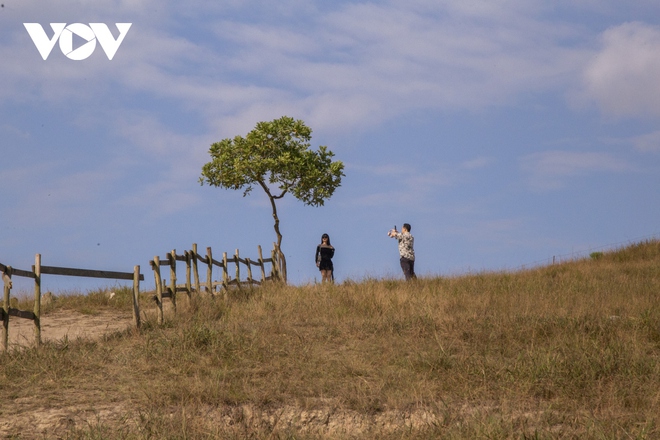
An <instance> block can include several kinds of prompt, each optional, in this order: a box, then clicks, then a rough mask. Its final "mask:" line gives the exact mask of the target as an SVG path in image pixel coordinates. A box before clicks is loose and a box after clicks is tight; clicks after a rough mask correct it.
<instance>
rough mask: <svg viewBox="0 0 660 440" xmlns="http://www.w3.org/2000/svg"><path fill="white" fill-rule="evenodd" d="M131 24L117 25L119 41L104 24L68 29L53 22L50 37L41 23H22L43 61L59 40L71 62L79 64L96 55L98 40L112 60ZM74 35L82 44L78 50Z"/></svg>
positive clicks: (79, 24)
mask: <svg viewBox="0 0 660 440" xmlns="http://www.w3.org/2000/svg"><path fill="white" fill-rule="evenodd" d="M132 24H133V23H115V26H117V30H119V37H117V39H115V37H113V35H112V32H110V29H108V26H107V25H106V24H104V23H90V24H89V26H87V25H86V24H82V23H72V24H70V25H68V26H67V24H66V23H51V24H50V27H51V28H52V29H53V37H52V38H48V35H46V32H45V31H44V28H43V27H42V26H41V25H40V24H39V23H23V26H25V29H27V31H28V34H30V38H32V42H33V43H34V45H35V46H36V47H37V50H38V51H39V54H40V55H41V58H43V59H44V60H46V59H47V58H48V55H50V53H51V51H52V50H53V47H55V43H56V42H57V41H58V40H59V43H60V50H61V51H62V53H63V54H64V55H65V56H66V57H67V58H69V59H71V60H76V61H80V60H84V59H87V58H88V57H89V56H90V55H91V54H92V53H94V49H96V42H97V41H98V42H99V44H100V45H101V48H102V49H103V51H104V52H105V54H106V55H107V57H108V59H109V60H111V59H112V58H113V57H114V56H115V54H116V53H117V49H119V46H120V45H121V43H122V41H124V37H126V33H127V32H128V30H129V29H130V28H131V25H132ZM74 35H75V36H76V37H78V39H81V40H80V41H82V42H83V43H82V44H81V45H78V46H77V47H76V48H75V49H74V47H73V46H74V45H73V41H74Z"/></svg>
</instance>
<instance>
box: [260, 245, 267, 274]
mask: <svg viewBox="0 0 660 440" xmlns="http://www.w3.org/2000/svg"><path fill="white" fill-rule="evenodd" d="M259 267H260V268H261V282H262V283H263V282H264V281H266V269H265V268H264V256H263V254H262V253H261V245H259Z"/></svg>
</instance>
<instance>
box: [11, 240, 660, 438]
mask: <svg viewBox="0 0 660 440" xmlns="http://www.w3.org/2000/svg"><path fill="white" fill-rule="evenodd" d="M126 295H128V293H126ZM659 295H660V243H659V242H657V241H652V242H645V243H640V244H638V245H633V246H629V247H627V248H625V249H621V250H618V251H616V252H610V253H605V254H604V255H599V256H598V257H594V258H592V259H587V260H581V261H575V262H570V263H564V264H561V265H554V266H549V267H544V268H539V269H535V270H527V271H523V272H517V273H483V274H472V275H467V276H460V277H455V278H433V279H420V280H418V281H417V282H414V283H405V282H402V281H394V280H366V281H363V282H359V283H351V282H347V283H343V284H341V285H316V286H303V287H283V286H270V287H267V288H262V289H257V290H253V291H242V292H238V291H237V292H233V293H232V294H231V295H230V296H229V298H228V299H227V300H226V301H223V300H215V301H214V300H210V299H203V298H197V299H196V301H194V302H193V303H192V304H190V305H189V306H188V307H187V308H185V310H180V311H179V314H178V315H177V316H176V317H173V316H170V317H169V318H168V320H167V322H166V324H165V325H164V326H163V327H158V326H157V325H156V324H155V322H154V321H153V320H147V322H146V324H145V326H144V328H143V330H142V331H141V333H140V334H137V333H135V332H132V331H126V332H123V333H116V334H113V335H109V336H107V337H106V338H105V339H104V340H102V341H61V342H59V343H53V344H47V345H46V346H44V347H42V348H41V349H39V350H23V351H15V352H11V353H8V354H4V355H0V363H1V365H0V393H1V394H2V396H3V397H2V399H3V400H2V402H1V403H0V419H4V418H6V417H16V418H17V420H19V422H17V423H15V424H13V425H12V427H11V429H10V432H8V433H6V434H5V435H6V437H5V438H34V437H36V438H41V436H43V437H45V438H50V437H51V436H52V437H53V438H71V439H101V438H129V439H161V438H168V439H180V438H181V439H183V438H186V439H207V438H208V439H211V438H237V439H238V438H280V439H285V438H286V439H289V438H290V439H294V438H295V439H306V438H385V439H389V438H391V439H395V438H396V439H400V438H406V439H423V438H438V437H441V438H449V439H459V438H461V439H462V438H492V439H499V438H588V439H589V438H591V439H601V438H637V439H645V438H648V439H652V438H660V416H659V414H658V413H659V411H658V408H660V358H659V356H660V301H659ZM98 296H103V295H101V294H99V295H98ZM80 301H81V303H82V305H80V304H78V305H76V307H83V308H85V307H87V308H90V309H93V308H94V307H97V306H99V307H100V306H104V307H105V306H106V305H103V304H100V305H99V304H97V305H96V306H94V307H92V306H91V305H90V304H87V303H84V301H82V300H80ZM97 302H101V303H102V300H100V299H99V300H98V301H97ZM180 309H184V307H180ZM21 408H22V409H21ZM43 408H59V409H61V410H62V411H61V413H62V414H64V416H62V417H60V418H59V419H57V423H56V424H55V426H49V427H47V428H44V429H41V430H40V429H38V428H35V426H34V421H32V422H30V421H29V420H28V419H27V417H26V414H30V413H31V412H32V413H34V412H38V411H39V410H40V409H43ZM21 417H22V418H21ZM21 421H23V422H24V423H23V422H21ZM22 433H23V434H22Z"/></svg>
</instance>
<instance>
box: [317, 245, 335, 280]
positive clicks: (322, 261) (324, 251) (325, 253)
mask: <svg viewBox="0 0 660 440" xmlns="http://www.w3.org/2000/svg"><path fill="white" fill-rule="evenodd" d="M334 255H335V248H333V247H332V245H331V244H330V236H329V235H328V234H323V235H322V236H321V244H320V245H318V246H316V257H315V260H316V267H318V268H319V270H320V271H321V279H322V282H324V283H325V282H326V281H333V280H334V276H333V271H334V267H333V266H332V257H333V256H334Z"/></svg>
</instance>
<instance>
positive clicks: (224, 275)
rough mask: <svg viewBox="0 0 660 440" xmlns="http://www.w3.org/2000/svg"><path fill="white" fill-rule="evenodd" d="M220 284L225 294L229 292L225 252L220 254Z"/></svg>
mask: <svg viewBox="0 0 660 440" xmlns="http://www.w3.org/2000/svg"><path fill="white" fill-rule="evenodd" d="M222 284H223V285H224V287H225V292H226V291H227V290H229V272H227V252H223V253H222Z"/></svg>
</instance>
